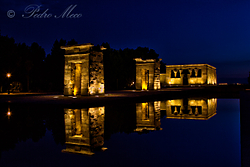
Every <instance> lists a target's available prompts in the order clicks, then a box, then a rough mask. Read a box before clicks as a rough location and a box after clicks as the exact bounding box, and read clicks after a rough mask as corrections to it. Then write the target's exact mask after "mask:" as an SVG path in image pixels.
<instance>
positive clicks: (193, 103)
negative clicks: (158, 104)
mask: <svg viewBox="0 0 250 167" xmlns="http://www.w3.org/2000/svg"><path fill="white" fill-rule="evenodd" d="M187 100H188V105H187V106H186V105H184V101H183V99H175V100H171V101H170V100H167V101H166V114H167V118H171V119H196V120H207V119H209V118H211V117H213V116H214V115H216V108H217V99H216V98H213V99H187ZM178 107H180V108H179V109H178V110H177V108H178Z"/></svg>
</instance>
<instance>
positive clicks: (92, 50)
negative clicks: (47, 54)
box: [61, 43, 105, 96]
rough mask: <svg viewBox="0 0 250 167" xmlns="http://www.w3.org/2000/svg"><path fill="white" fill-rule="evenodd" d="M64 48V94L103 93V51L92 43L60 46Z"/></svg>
mask: <svg viewBox="0 0 250 167" xmlns="http://www.w3.org/2000/svg"><path fill="white" fill-rule="evenodd" d="M61 49H64V50H65V55H64V56H65V68H64V95H71V96H72V95H95V94H104V93H105V86H104V68H103V53H102V50H104V49H105V48H103V47H100V48H96V47H94V45H92V44H89V43H88V44H81V45H73V46H62V47H61Z"/></svg>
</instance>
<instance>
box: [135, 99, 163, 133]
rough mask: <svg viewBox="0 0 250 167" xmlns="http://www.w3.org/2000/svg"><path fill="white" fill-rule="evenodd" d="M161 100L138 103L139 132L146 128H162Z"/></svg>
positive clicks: (137, 126) (137, 125) (137, 127)
mask: <svg viewBox="0 0 250 167" xmlns="http://www.w3.org/2000/svg"><path fill="white" fill-rule="evenodd" d="M160 106H161V102H160V101H155V102H147V103H136V129H135V131H137V132H142V131H145V130H158V129H160V130H161V122H160V111H161V110H160Z"/></svg>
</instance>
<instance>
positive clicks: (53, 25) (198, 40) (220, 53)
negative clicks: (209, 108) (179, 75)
mask: <svg viewBox="0 0 250 167" xmlns="http://www.w3.org/2000/svg"><path fill="white" fill-rule="evenodd" d="M0 3H1V4H0V30H1V34H2V35H8V36H10V37H13V38H14V39H15V40H16V42H25V43H26V44H28V45H30V44H31V43H32V42H37V43H38V44H39V45H41V46H42V47H43V48H44V49H45V51H46V53H47V54H49V53H50V50H51V47H52V45H53V43H54V41H55V40H56V39H58V40H59V39H61V38H63V39H66V40H67V41H68V40H71V39H73V38H74V39H75V40H76V41H78V43H87V42H91V43H94V44H101V43H102V42H108V43H109V44H110V46H111V47H112V48H114V49H119V48H122V49H123V48H137V47H138V46H142V47H149V48H150V49H154V50H155V51H156V52H157V53H158V54H159V55H160V57H161V58H162V59H163V61H164V62H165V63H167V64H188V63H208V64H211V65H214V66H215V67H217V74H218V78H223V77H225V78H229V77H231V78H247V77H248V72H249V71H250V68H249V67H250V56H249V55H250V1H247V0H168V1H145V0H144V1H136V0H126V1H118V0H116V1H115V0H113V1H111V0H109V1H108V0H102V1H100V0H83V1H79V2H78V1H74V0H70V1H49V0H25V1H18V0H11V1H9V0H1V2H0ZM30 4H37V5H42V6H41V8H40V12H39V13H43V12H44V11H45V10H46V9H48V12H47V14H49V13H51V14H52V16H53V17H51V18H47V19H45V18H41V19H35V18H26V19H25V18H23V17H22V15H23V14H24V15H25V16H28V15H27V14H25V12H24V10H25V8H26V7H27V6H28V5H30ZM70 5H77V7H76V8H75V9H74V10H73V11H72V13H74V14H75V13H81V14H82V17H81V18H78V19H67V18H59V19H55V18H54V15H57V16H58V15H60V14H61V13H62V12H63V11H64V10H65V9H66V8H67V7H69V6H70ZM8 10H14V11H15V13H16V15H15V17H14V18H12V19H10V18H8V17H7V11H8Z"/></svg>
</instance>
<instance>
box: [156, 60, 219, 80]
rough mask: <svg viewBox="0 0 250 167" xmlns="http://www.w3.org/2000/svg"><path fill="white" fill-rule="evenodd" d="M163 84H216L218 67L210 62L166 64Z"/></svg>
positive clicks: (162, 75) (162, 77)
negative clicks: (209, 63)
mask: <svg viewBox="0 0 250 167" xmlns="http://www.w3.org/2000/svg"><path fill="white" fill-rule="evenodd" d="M161 84H163V85H216V84H217V75H216V68H215V67H213V66H211V65H208V64H188V65H166V74H165V75H164V74H161Z"/></svg>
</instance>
